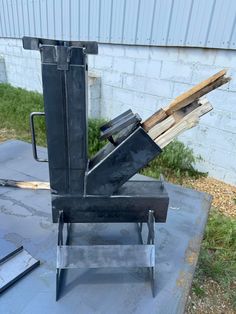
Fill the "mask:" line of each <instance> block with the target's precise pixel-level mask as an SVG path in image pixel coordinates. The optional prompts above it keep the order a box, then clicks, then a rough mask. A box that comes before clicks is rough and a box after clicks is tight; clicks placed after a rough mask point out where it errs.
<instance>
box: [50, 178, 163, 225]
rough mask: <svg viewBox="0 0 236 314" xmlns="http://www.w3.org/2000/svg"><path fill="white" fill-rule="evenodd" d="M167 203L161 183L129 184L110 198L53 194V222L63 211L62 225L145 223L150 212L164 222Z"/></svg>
mask: <svg viewBox="0 0 236 314" xmlns="http://www.w3.org/2000/svg"><path fill="white" fill-rule="evenodd" d="M168 204H169V198H168V195H167V192H166V190H165V189H164V188H162V186H161V182H159V181H155V182H149V181H142V182H141V181H140V182H139V181H130V182H127V183H126V184H124V186H123V187H121V188H120V189H119V190H118V191H117V192H116V194H115V195H112V196H102V195H98V196H96V195H95V196H94V195H92V196H89V195H87V196H86V197H79V196H74V195H65V196H63V195H60V196H57V195H53V198H52V211H53V222H57V221H58V217H59V209H62V208H63V215H64V221H65V222H73V223H75V222H91V221H92V222H147V218H148V212H149V210H153V211H154V216H155V220H156V222H165V221H166V216H167V210H168Z"/></svg>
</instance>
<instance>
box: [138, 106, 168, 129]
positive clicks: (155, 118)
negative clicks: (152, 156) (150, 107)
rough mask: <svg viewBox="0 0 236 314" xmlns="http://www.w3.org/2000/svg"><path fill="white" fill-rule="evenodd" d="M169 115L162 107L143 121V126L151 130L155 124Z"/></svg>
mask: <svg viewBox="0 0 236 314" xmlns="http://www.w3.org/2000/svg"><path fill="white" fill-rule="evenodd" d="M166 117H167V114H166V113H165V111H164V110H163V109H162V108H161V109H159V110H158V111H157V112H155V113H154V114H153V115H151V116H150V117H149V118H148V119H147V120H145V121H144V122H143V123H142V127H143V129H144V130H145V131H147V132H148V131H149V130H150V129H151V128H152V127H153V126H154V125H155V124H157V123H158V122H161V121H162V120H164V119H165V118H166Z"/></svg>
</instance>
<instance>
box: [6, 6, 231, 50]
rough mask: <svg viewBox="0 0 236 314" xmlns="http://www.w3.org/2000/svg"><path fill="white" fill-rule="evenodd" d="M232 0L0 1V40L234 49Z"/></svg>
mask: <svg viewBox="0 0 236 314" xmlns="http://www.w3.org/2000/svg"><path fill="white" fill-rule="evenodd" d="M235 13H236V1H235V0H0V36H1V37H16V38H20V37H22V36H24V35H28V36H36V37H46V38H57V39H67V40H69V39H71V40H96V41H99V42H103V43H117V44H138V45H160V46H192V47H209V48H230V49H235V48H236V26H235V24H236V14H235Z"/></svg>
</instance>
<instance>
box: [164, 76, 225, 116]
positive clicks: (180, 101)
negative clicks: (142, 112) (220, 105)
mask: <svg viewBox="0 0 236 314" xmlns="http://www.w3.org/2000/svg"><path fill="white" fill-rule="evenodd" d="M225 73H226V71H225V70H222V71H220V72H218V73H216V74H215V75H213V76H212V77H210V78H209V79H207V80H205V81H203V82H201V83H199V84H197V85H195V86H194V87H193V88H191V89H190V90H188V91H187V92H185V93H183V94H181V95H180V96H178V97H177V98H175V99H174V100H173V101H172V102H171V103H170V104H169V105H168V106H167V107H166V108H164V111H165V112H166V113H167V115H171V114H172V113H173V112H175V111H177V110H179V109H181V108H183V107H185V106H187V105H188V104H191V103H192V102H194V101H195V100H197V99H198V98H200V97H202V96H203V95H205V94H207V93H209V92H211V91H212V90H214V89H216V88H217V87H219V86H221V85H224V84H226V83H227V82H229V81H230V79H231V78H230V77H222V76H223V75H224V74H225Z"/></svg>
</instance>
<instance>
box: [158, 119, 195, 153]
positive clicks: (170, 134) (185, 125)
mask: <svg viewBox="0 0 236 314" xmlns="http://www.w3.org/2000/svg"><path fill="white" fill-rule="evenodd" d="M198 122H199V118H197V117H195V118H191V119H188V120H183V121H180V122H179V123H177V124H176V125H174V126H173V127H172V128H170V129H169V130H168V131H167V132H165V133H164V134H162V135H161V136H159V137H158V138H157V139H156V140H155V143H156V144H157V145H158V146H159V147H160V148H164V147H165V146H166V145H168V144H169V143H170V142H171V141H172V140H173V139H174V138H175V137H177V136H178V135H180V134H181V133H183V132H184V131H186V130H188V129H191V128H193V127H194V126H196V125H197V124H198Z"/></svg>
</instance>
